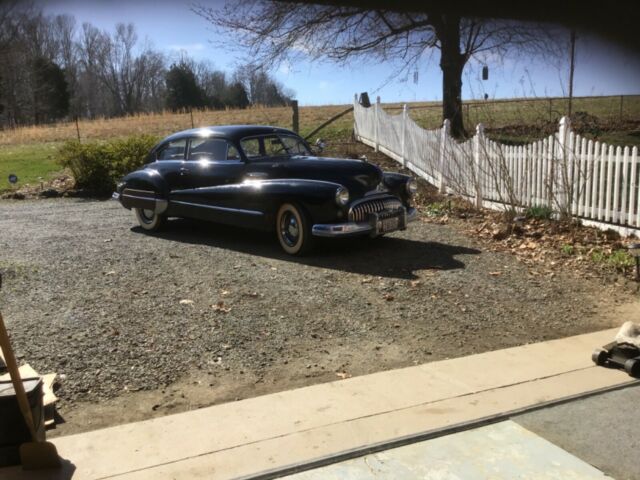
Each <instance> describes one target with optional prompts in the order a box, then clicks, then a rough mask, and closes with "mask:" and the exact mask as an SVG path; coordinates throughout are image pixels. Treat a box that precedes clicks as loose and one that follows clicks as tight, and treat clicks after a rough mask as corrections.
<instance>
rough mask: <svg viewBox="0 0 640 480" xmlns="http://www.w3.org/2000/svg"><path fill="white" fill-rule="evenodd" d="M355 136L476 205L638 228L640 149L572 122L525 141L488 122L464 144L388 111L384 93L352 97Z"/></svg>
mask: <svg viewBox="0 0 640 480" xmlns="http://www.w3.org/2000/svg"><path fill="white" fill-rule="evenodd" d="M354 118H355V122H354V131H355V135H356V138H357V139H358V140H359V141H361V142H363V143H365V144H367V145H370V146H372V147H374V148H375V149H376V150H379V151H381V152H382V153H384V154H386V155H388V156H389V157H391V158H393V159H395V160H397V161H399V162H400V163H401V164H402V165H404V166H405V167H407V168H408V169H410V170H412V171H414V172H415V173H416V174H418V175H419V176H421V177H423V178H424V179H426V180H427V181H429V182H430V183H432V184H433V185H436V186H438V187H439V188H440V189H441V191H443V192H444V191H449V192H453V193H456V194H459V195H463V196H465V197H468V198H471V199H473V201H474V202H475V203H476V204H477V205H478V206H483V207H488V208H494V209H507V208H513V207H515V208H516V209H522V208H527V207H533V206H547V207H550V208H552V209H553V210H554V211H556V212H558V213H560V214H565V215H569V214H571V215H572V216H574V217H579V218H581V219H583V223H585V224H591V225H594V226H597V227H600V228H603V229H607V228H614V229H615V230H618V231H619V232H620V233H622V234H623V235H634V234H638V233H639V232H640V230H637V229H640V193H639V191H638V184H639V182H640V172H638V168H639V167H638V149H637V147H633V148H629V147H620V146H618V147H614V146H613V145H607V144H606V143H602V142H597V141H596V142H594V141H593V140H587V139H586V138H584V137H582V136H581V135H579V134H576V133H575V132H573V131H571V126H570V123H569V119H568V118H567V117H563V118H562V119H561V120H560V124H559V128H558V132H556V133H555V134H553V135H550V136H549V137H547V138H544V139H542V140H538V141H535V142H532V143H529V144H527V145H520V146H511V145H504V144H501V143H499V142H495V141H493V140H490V139H489V138H487V137H486V136H485V134H484V128H483V126H482V124H480V125H478V126H477V127H476V133H475V135H474V136H473V137H472V138H470V139H468V140H466V141H465V142H458V141H456V140H455V139H454V138H453V137H451V135H450V134H449V123H448V120H445V122H444V125H443V127H442V128H440V129H437V130H425V129H423V128H421V127H419V126H418V125H417V124H416V123H415V122H414V121H413V120H412V119H411V118H410V117H409V110H408V107H407V105H405V106H404V108H403V111H402V113H401V114H399V115H389V114H388V113H386V112H385V111H384V110H383V108H382V106H381V104H380V97H378V99H377V101H376V104H375V105H373V106H371V107H369V108H366V107H363V106H361V105H360V104H359V103H358V102H357V96H356V98H355V99H354Z"/></svg>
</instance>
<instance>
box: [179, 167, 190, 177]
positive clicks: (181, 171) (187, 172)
mask: <svg viewBox="0 0 640 480" xmlns="http://www.w3.org/2000/svg"><path fill="white" fill-rule="evenodd" d="M189 172H191V170H189V169H188V168H184V167H182V168H181V169H180V175H189Z"/></svg>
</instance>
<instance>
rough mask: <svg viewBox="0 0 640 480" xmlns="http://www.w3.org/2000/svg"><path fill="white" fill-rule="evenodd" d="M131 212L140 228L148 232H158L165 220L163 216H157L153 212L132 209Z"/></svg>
mask: <svg viewBox="0 0 640 480" xmlns="http://www.w3.org/2000/svg"><path fill="white" fill-rule="evenodd" d="M133 210H134V212H135V214H136V218H137V219H138V223H139V224H140V226H141V227H142V228H143V229H144V230H147V231H149V232H156V231H158V230H160V229H161V228H162V226H163V225H164V223H165V221H166V219H167V217H165V216H164V215H159V214H157V213H155V212H154V211H153V210H147V209H145V208H134V209H133Z"/></svg>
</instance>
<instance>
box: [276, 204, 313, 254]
mask: <svg viewBox="0 0 640 480" xmlns="http://www.w3.org/2000/svg"><path fill="white" fill-rule="evenodd" d="M276 235H277V236H278V241H279V242H280V246H281V247H282V249H283V250H284V251H285V252H287V253H288V254H289V255H303V254H305V253H306V252H308V251H309V250H311V248H312V246H313V237H312V236H311V222H310V221H309V217H308V216H307V215H306V213H305V212H304V210H302V208H300V207H299V206H298V205H295V204H292V203H285V204H283V205H282V206H281V207H280V209H279V210H278V215H277V217H276Z"/></svg>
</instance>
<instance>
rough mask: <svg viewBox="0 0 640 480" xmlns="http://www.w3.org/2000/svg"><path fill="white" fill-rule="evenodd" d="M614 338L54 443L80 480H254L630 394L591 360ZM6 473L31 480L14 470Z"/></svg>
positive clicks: (581, 339) (433, 366)
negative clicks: (511, 416) (600, 393)
mask: <svg viewBox="0 0 640 480" xmlns="http://www.w3.org/2000/svg"><path fill="white" fill-rule="evenodd" d="M614 334H615V330H613V329H612V330H606V331H603V332H596V333H591V334H587V335H580V336H577V337H571V338H569V339H563V340H553V341H550V342H544V343H539V344H532V345H527V346H524V347H516V348H510V349H506V350H500V351H495V352H487V353H483V354H479V355H472V356H469V357H464V358H458V359H453V360H446V361H442V362H434V363H430V364H425V365H421V366H417V367H411V368H405V369H400V370H393V371H387V372H380V373H376V374H373V375H367V376H363V377H356V378H352V379H347V380H342V381H338V382H333V383H327V384H321V385H315V386H311V387H306V388H301V389H297V390H291V391H287V392H282V393H277V394H273V395H266V396H263V397H258V398H253V399H248V400H243V401H240V402H234V403H228V404H224V405H217V406H214V407H209V408H204V409H200V410H196V411H192V412H187V413H182V414H177V415H171V416H167V417H163V418H157V419H152V420H148V421H145V422H139V423H136V424H129V425H122V426H117V427H112V428H107V429H103V430H97V431H93V432H88V433H83V434H79V435H72V436H68V437H60V438H56V439H54V443H55V444H56V445H57V447H58V449H59V452H60V454H61V455H62V456H63V457H65V458H67V459H69V460H70V462H72V463H73V465H74V467H75V473H74V476H73V478H79V479H84V478H90V479H95V478H112V477H116V476H118V477H123V478H154V479H163V478H194V477H205V478H236V477H249V476H252V475H256V474H259V473H264V472H273V471H279V470H280V469H282V468H286V467H295V466H297V465H300V464H304V463H306V462H310V461H316V460H319V459H323V458H328V457H332V456H333V455H336V454H339V453H344V452H349V451H353V450H358V449H363V448H368V447H370V446H371V445H375V444H384V443H386V442H390V441H397V440H398V439H400V441H402V439H403V438H408V437H413V436H416V435H426V436H429V435H435V434H437V433H440V432H442V431H446V430H447V429H450V428H451V427H454V426H457V425H461V424H469V423H473V422H476V421H478V419H486V418H494V417H495V416H499V415H503V414H504V413H505V412H511V411H515V410H519V409H525V408H528V407H530V406H532V405H540V404H543V403H545V402H552V401H556V400H558V399H562V398H566V397H570V396H573V395H580V394H582V393H584V392H589V391H593V390H598V389H601V388H610V387H614V386H617V385H622V384H626V383H628V382H629V381H630V379H629V377H628V376H626V375H625V374H624V373H622V372H619V371H612V370H605V369H602V368H596V367H594V366H593V364H592V363H591V360H590V354H591V351H592V350H593V349H594V348H595V347H597V346H600V345H603V344H605V343H607V342H608V341H610V339H611V338H612V337H613V335H614ZM249 458H250V459H251V461H247V459H249ZM0 473H2V474H3V475H6V478H7V480H9V479H13V478H16V479H17V478H35V477H31V476H27V475H24V474H23V473H22V472H21V471H20V470H19V469H15V468H14V469H7V470H5V471H1V470H0ZM62 478H65V477H62Z"/></svg>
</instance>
